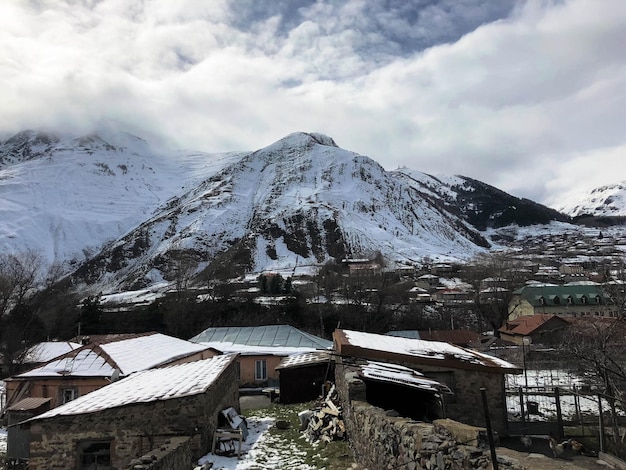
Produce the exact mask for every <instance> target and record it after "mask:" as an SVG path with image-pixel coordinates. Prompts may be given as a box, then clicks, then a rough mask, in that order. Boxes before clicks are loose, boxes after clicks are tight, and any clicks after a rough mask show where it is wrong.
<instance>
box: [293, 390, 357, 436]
mask: <svg viewBox="0 0 626 470" xmlns="http://www.w3.org/2000/svg"><path fill="white" fill-rule="evenodd" d="M299 417H300V424H301V429H302V430H303V431H304V432H303V434H304V437H305V438H306V440H307V441H309V442H311V443H314V442H318V441H322V442H324V443H329V442H331V441H335V440H342V439H345V437H346V426H345V424H344V422H343V417H342V415H341V404H340V403H339V396H338V395H337V391H336V390H335V385H333V386H332V387H331V388H330V390H329V391H328V394H327V395H326V397H325V398H323V399H322V400H321V402H320V404H319V405H318V406H316V407H315V408H313V409H311V410H306V411H303V412H301V413H300V414H299Z"/></svg>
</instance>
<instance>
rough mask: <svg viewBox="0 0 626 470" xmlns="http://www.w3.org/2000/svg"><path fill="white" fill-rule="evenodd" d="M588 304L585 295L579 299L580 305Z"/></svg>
mask: <svg viewBox="0 0 626 470" xmlns="http://www.w3.org/2000/svg"><path fill="white" fill-rule="evenodd" d="M588 302H589V301H588V300H587V296H586V295H583V296H582V297H581V298H580V303H582V304H587V303H588Z"/></svg>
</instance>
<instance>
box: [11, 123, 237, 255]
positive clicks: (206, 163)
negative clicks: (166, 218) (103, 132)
mask: <svg viewBox="0 0 626 470" xmlns="http://www.w3.org/2000/svg"><path fill="white" fill-rule="evenodd" d="M109 141H114V142H115V144H116V145H113V144H111V143H109ZM234 158H237V155H236V154H232V155H210V156H208V155H207V154H201V153H184V152H181V153H179V154H176V155H174V156H173V158H172V156H168V158H166V156H164V155H162V154H160V152H158V151H156V150H155V149H153V148H151V147H150V145H148V144H147V143H146V142H145V141H143V140H142V139H139V138H138V137H135V136H131V135H129V134H124V133H119V134H117V135H112V136H108V137H107V140H104V139H103V138H101V137H99V136H98V135H89V136H82V137H78V138H74V137H71V136H60V135H54V134H51V133H42V132H37V131H24V132H21V133H19V134H17V135H16V136H14V137H12V138H10V139H9V140H7V141H6V142H4V143H3V144H2V145H1V146H0V250H2V252H21V251H24V250H26V249H34V250H36V251H38V252H41V253H42V254H43V255H44V256H45V258H46V260H47V261H48V262H54V261H56V262H71V263H72V264H73V265H74V266H77V265H78V263H79V262H82V261H84V260H85V259H86V258H87V257H89V256H90V255H92V254H94V253H96V252H97V251H98V250H100V249H101V247H102V245H103V244H105V243H107V242H111V241H114V240H116V239H118V238H119V237H121V236H122V235H124V234H125V233H126V232H127V231H128V230H130V229H132V228H134V227H136V226H137V224H139V223H140V222H141V221H142V220H145V219H146V218H148V217H149V216H150V215H151V214H152V211H153V210H154V209H155V208H156V207H158V206H159V205H161V204H163V203H164V202H165V201H166V200H167V199H169V198H171V197H173V196H174V195H176V194H178V193H179V192H180V191H181V190H182V189H183V188H185V187H193V186H194V185H195V184H197V183H198V182H199V181H202V180H203V179H204V178H206V177H207V175H208V174H212V173H214V172H215V171H217V169H219V168H221V166H223V165H225V164H227V163H228V162H229V161H230V160H232V159H234Z"/></svg>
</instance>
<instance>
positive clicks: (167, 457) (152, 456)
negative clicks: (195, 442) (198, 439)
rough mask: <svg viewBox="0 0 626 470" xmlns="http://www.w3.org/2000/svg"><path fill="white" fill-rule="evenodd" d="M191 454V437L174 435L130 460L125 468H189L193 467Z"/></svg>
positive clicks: (134, 469)
mask: <svg viewBox="0 0 626 470" xmlns="http://www.w3.org/2000/svg"><path fill="white" fill-rule="evenodd" d="M191 455H192V451H191V439H190V438H188V437H174V438H171V439H167V440H166V442H164V443H163V444H162V445H161V446H159V448H158V449H154V450H153V451H151V452H148V453H147V454H145V455H142V456H141V457H138V458H136V459H133V460H131V461H130V464H128V466H127V467H126V470H189V469H191V468H193V467H194V462H193V461H192V458H191Z"/></svg>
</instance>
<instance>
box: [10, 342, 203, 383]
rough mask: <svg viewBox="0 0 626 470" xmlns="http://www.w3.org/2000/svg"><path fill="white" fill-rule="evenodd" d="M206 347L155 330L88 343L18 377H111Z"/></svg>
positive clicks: (177, 357)
mask: <svg viewBox="0 0 626 470" xmlns="http://www.w3.org/2000/svg"><path fill="white" fill-rule="evenodd" d="M206 349H208V347H207V346H205V345H200V344H195V343H191V342H189V341H185V340H182V339H178V338H174V337H172V336H167V335H164V334H161V333H153V334H149V335H140V336H137V337H133V338H128V339H124V340H121V341H114V342H111V343H106V344H100V345H97V344H88V345H85V346H82V347H80V348H79V349H76V350H74V351H71V352H69V353H67V354H65V355H63V356H62V357H59V358H57V359H53V360H52V361H49V362H48V363H46V364H44V365H42V366H40V367H36V368H34V369H32V370H30V371H28V372H24V373H23V374H20V375H18V376H17V378H30V377H50V376H53V377H56V376H59V375H64V376H67V375H71V376H74V377H110V376H111V375H112V374H113V373H114V371H115V370H118V371H119V373H120V374H121V375H128V374H131V373H133V372H137V371H139V370H144V369H150V368H152V367H156V366H159V365H162V364H166V363H168V362H171V361H174V360H176V359H179V358H182V357H185V356H188V355H191V354H194V353H197V352H200V351H204V350H206Z"/></svg>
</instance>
